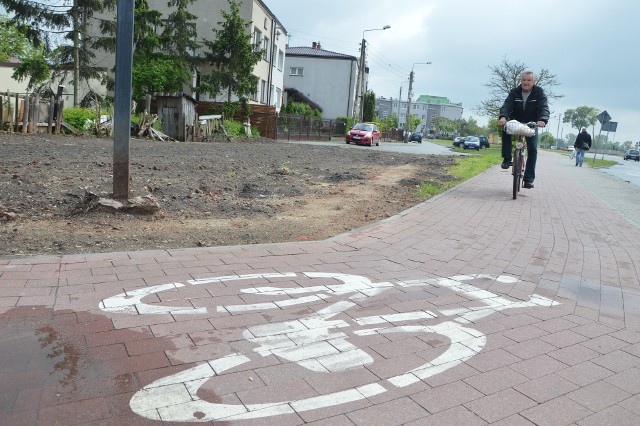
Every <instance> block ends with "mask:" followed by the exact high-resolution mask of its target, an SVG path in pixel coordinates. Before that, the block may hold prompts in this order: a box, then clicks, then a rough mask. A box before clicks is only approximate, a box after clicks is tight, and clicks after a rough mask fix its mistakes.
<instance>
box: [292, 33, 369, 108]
mask: <svg viewBox="0 0 640 426" xmlns="http://www.w3.org/2000/svg"><path fill="white" fill-rule="evenodd" d="M286 57H287V63H286V70H285V75H284V85H285V87H286V90H287V91H289V90H295V91H297V92H299V93H302V94H303V95H304V96H305V97H306V98H308V99H309V100H311V101H312V102H313V103H315V104H317V105H318V106H320V107H321V108H322V117H323V118H327V119H335V118H336V117H340V116H342V117H350V116H351V115H352V112H353V101H354V91H355V85H356V80H357V76H358V59H357V58H356V57H355V56H349V55H345V54H342V53H336V52H330V51H328V50H324V49H322V46H321V45H320V43H316V42H314V43H313V44H312V46H311V47H287V50H286Z"/></svg>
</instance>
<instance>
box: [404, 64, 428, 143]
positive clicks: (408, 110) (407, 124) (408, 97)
mask: <svg viewBox="0 0 640 426" xmlns="http://www.w3.org/2000/svg"><path fill="white" fill-rule="evenodd" d="M430 64H431V61H429V62H414V63H413V65H411V74H409V93H408V94H407V119H406V121H405V123H404V126H405V130H406V132H405V135H404V142H405V143H408V142H409V118H410V117H411V96H413V91H412V90H413V67H415V66H416V65H430Z"/></svg>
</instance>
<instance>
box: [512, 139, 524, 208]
mask: <svg viewBox="0 0 640 426" xmlns="http://www.w3.org/2000/svg"><path fill="white" fill-rule="evenodd" d="M512 170H513V199H514V200H515V199H516V198H518V192H519V191H520V181H521V180H522V151H520V150H519V149H516V152H514V155H513V167H512Z"/></svg>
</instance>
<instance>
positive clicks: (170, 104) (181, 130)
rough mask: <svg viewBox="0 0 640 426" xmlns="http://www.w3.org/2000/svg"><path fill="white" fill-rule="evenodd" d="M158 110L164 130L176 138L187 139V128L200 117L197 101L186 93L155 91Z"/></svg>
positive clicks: (183, 140)
mask: <svg viewBox="0 0 640 426" xmlns="http://www.w3.org/2000/svg"><path fill="white" fill-rule="evenodd" d="M154 97H155V98H156V99H155V100H156V111H157V114H158V119H159V120H160V123H162V132H163V133H165V134H166V135H167V136H170V137H172V138H173V139H175V140H178V141H182V142H185V141H186V140H187V134H188V132H187V128H188V127H192V126H193V123H194V122H195V121H196V119H197V118H198V114H197V112H196V106H197V105H198V101H196V100H195V99H194V98H192V97H191V96H189V95H187V94H185V93H182V92H180V93H154Z"/></svg>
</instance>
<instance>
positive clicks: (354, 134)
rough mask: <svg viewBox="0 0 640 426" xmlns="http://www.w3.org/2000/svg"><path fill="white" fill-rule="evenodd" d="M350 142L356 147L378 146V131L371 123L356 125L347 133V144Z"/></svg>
mask: <svg viewBox="0 0 640 426" xmlns="http://www.w3.org/2000/svg"><path fill="white" fill-rule="evenodd" d="M351 142H353V143H355V144H357V145H368V146H371V145H373V144H376V146H379V145H380V130H379V129H378V126H377V125H376V124H373V123H358V124H356V125H355V126H353V128H352V129H351V130H349V133H347V144H350V143H351Z"/></svg>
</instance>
